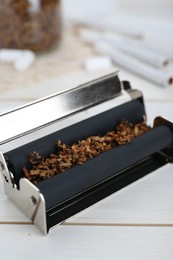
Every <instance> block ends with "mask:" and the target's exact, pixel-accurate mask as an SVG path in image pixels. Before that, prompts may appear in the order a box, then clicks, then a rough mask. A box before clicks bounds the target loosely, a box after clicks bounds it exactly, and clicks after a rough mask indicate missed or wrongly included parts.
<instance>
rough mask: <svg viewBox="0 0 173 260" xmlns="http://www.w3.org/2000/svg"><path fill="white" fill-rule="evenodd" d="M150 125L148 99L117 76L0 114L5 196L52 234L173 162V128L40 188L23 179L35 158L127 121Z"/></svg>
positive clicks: (160, 125)
mask: <svg viewBox="0 0 173 260" xmlns="http://www.w3.org/2000/svg"><path fill="white" fill-rule="evenodd" d="M122 119H125V120H128V121H129V122H131V123H132V124H136V123H138V122H141V121H143V120H146V112H145V106H144V99H143V95H142V93H141V92H140V91H138V90H135V89H132V88H131V86H130V84H129V82H128V81H122V82H120V80H119V78H118V75H117V73H112V74H109V75H106V76H104V77H101V78H99V79H96V80H94V81H91V82H89V83H86V84H83V85H80V86H78V87H76V88H73V89H69V90H66V91H63V92H61V93H58V94H55V95H52V96H49V97H46V98H44V99H40V100H37V101H36V102H33V103H30V104H27V105H25V106H22V107H19V108H17V109H15V110H12V111H10V112H7V113H4V114H2V115H0V171H1V174H2V178H3V181H4V187H5V193H6V195H7V196H8V197H9V198H10V199H11V200H12V201H13V202H14V204H16V205H17V207H18V208H19V209H20V210H21V211H22V212H23V213H24V214H25V215H26V216H27V217H28V218H29V219H31V220H32V221H33V222H34V223H35V224H36V225H37V226H38V227H39V228H40V229H41V230H42V231H43V233H45V234H47V233H48V232H49V229H50V228H52V227H53V226H55V225H57V224H58V223H61V222H63V221H64V220H65V219H67V218H69V217H71V216H72V215H74V214H76V213H78V212H80V211H82V210H84V209H85V208H87V207H89V206H91V205H93V204H94V203H96V202H98V201H100V200H101V199H103V198H105V197H107V196H109V195H110V194H112V193H114V192H115V191H117V190H119V189H121V188H122V187H124V186H126V185H128V184H130V183H132V182H134V181H136V180H137V179H139V178H141V177H143V176H145V175H146V174H148V173H151V172H152V171H154V170H156V169H157V168H159V167H161V166H163V165H165V164H166V163H169V162H172V161H173V124H172V123H171V122H170V121H168V120H166V119H164V118H161V117H157V118H156V119H155V121H154V125H155V127H153V128H152V129H151V131H149V132H147V133H145V134H143V135H141V136H139V137H136V138H134V139H133V140H132V141H131V142H130V143H127V144H123V145H121V146H118V147H115V148H112V149H110V150H108V151H106V152H103V153H102V154H100V155H98V156H96V157H94V158H92V159H89V160H87V161H86V162H85V163H83V164H82V165H77V166H74V167H72V168H70V169H68V170H67V171H65V172H63V173H60V174H57V175H55V176H53V177H50V178H48V179H46V180H44V181H40V182H39V183H37V184H33V183H31V182H30V181H29V180H28V179H27V178H26V177H24V173H23V167H24V166H26V167H30V166H29V162H28V157H29V154H30V153H31V152H33V151H37V152H39V154H42V155H44V157H46V156H48V155H49V154H51V153H53V152H54V144H55V142H56V141H57V140H58V139H59V140H61V141H62V142H63V143H65V144H68V145H72V144H74V143H76V142H78V141H79V140H83V139H85V138H87V137H89V136H94V135H100V136H102V135H104V134H105V133H106V132H107V131H111V130H113V129H115V127H116V125H117V124H118V123H119V122H120V121H121V120H122Z"/></svg>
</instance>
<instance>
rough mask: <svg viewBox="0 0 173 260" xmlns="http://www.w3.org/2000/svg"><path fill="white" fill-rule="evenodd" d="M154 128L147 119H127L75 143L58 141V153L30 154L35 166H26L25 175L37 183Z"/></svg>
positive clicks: (30, 160) (32, 163)
mask: <svg viewBox="0 0 173 260" xmlns="http://www.w3.org/2000/svg"><path fill="white" fill-rule="evenodd" d="M150 129H151V128H150V127H149V126H147V125H146V124H145V123H144V122H141V123H138V124H135V125H133V124H132V123H130V122H128V121H126V120H123V121H122V122H121V123H120V124H119V125H118V126H117V127H116V130H115V131H110V132H107V133H106V135H104V136H102V137H101V136H90V137H88V138H87V139H85V140H80V141H79V142H78V143H74V144H73V145H72V146H68V145H66V144H62V143H61V141H60V140H58V141H57V143H56V146H57V147H58V148H59V151H58V152H57V154H50V156H49V157H48V158H44V157H42V156H41V155H39V153H38V152H32V153H31V154H30V156H29V162H30V163H31V165H32V167H31V169H30V170H29V169H27V168H26V167H24V168H23V171H24V174H25V177H26V178H28V179H29V180H30V181H31V182H32V183H34V184H36V183H38V182H40V181H42V180H45V179H47V178H50V177H51V176H54V175H56V174H58V173H62V172H64V171H66V170H68V169H70V168H72V167H73V166H75V165H79V164H83V163H84V162H85V161H87V160H88V159H91V158H93V157H96V156H97V155H99V154H101V153H103V152H105V151H108V150H110V149H111V148H113V147H115V146H118V145H122V144H125V143H128V142H130V141H131V140H132V139H134V138H135V137H137V136H140V135H142V134H144V133H146V132H148V131H149V130H150Z"/></svg>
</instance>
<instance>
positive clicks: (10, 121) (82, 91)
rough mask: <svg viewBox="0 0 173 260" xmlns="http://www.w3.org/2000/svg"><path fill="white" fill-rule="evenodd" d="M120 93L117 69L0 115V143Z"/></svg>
mask: <svg viewBox="0 0 173 260" xmlns="http://www.w3.org/2000/svg"><path fill="white" fill-rule="evenodd" d="M120 94H121V88H120V83H119V80H118V77H117V73H113V74H110V75H107V76H104V77H102V78H99V79H97V80H94V81H91V82H89V83H87V84H84V85H81V86H79V87H77V88H74V89H70V90H68V91H65V92H62V93H59V94H56V95H53V96H50V97H47V98H44V99H41V100H38V101H36V102H33V103H30V104H28V105H26V106H23V107H21V108H18V109H16V110H13V111H11V112H7V113H4V114H2V115H0V145H2V144H4V143H7V142H8V141H10V140H13V139H15V138H16V137H18V136H22V135H24V134H26V133H27V132H32V131H33V130H34V129H38V128H42V127H44V126H45V125H48V124H50V123H52V122H55V121H57V120H59V119H61V118H63V117H66V116H68V115H71V114H73V113H75V112H77V111H80V110H83V109H86V108H89V107H92V106H94V105H96V104H99V103H102V102H104V101H106V100H110V99H112V98H114V97H116V96H118V95H120Z"/></svg>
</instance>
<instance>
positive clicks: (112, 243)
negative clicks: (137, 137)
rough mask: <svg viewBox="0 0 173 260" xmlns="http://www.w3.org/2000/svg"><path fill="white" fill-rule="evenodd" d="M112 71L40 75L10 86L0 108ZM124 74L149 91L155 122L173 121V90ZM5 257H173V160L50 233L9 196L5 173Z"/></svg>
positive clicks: (0, 218)
mask: <svg viewBox="0 0 173 260" xmlns="http://www.w3.org/2000/svg"><path fill="white" fill-rule="evenodd" d="M6 69H7V68H6ZM116 69H117V68H115V67H112V68H111V71H114V70H116ZM7 70H8V69H7ZM9 70H10V69H9ZM3 71H5V68H3ZM111 71H95V72H86V71H85V70H84V69H82V68H81V67H80V68H77V69H76V70H75V71H72V72H69V71H68V72H67V73H66V74H62V76H60V75H58V77H53V78H52V77H50V78H49V80H46V79H45V80H44V81H43V82H40V81H39V82H37V80H36V79H35V81H34V82H29V84H28V85H27V87H23V88H21V87H20V88H19V89H18V88H12V89H11V90H10V89H9V88H8V89H9V90H8V91H3V93H1V96H0V112H3V111H6V110H7V109H9V108H12V107H16V106H18V105H21V104H24V103H26V102H29V101H32V100H35V99H37V98H40V97H43V96H46V95H49V94H52V93H55V92H57V91H59V90H61V89H65V88H69V87H72V86H75V85H77V84H79V83H81V82H86V81H87V80H90V79H92V78H96V77H98V76H100V75H104V74H106V73H108V72H111ZM29 73H31V72H29ZM31 74H32V73H31ZM1 77H2V75H1ZM119 77H120V79H121V80H129V81H130V82H131V84H132V86H133V87H134V88H138V89H141V90H142V91H143V93H144V97H145V101H146V110H147V114H148V121H149V123H150V122H152V120H153V118H154V117H155V116H158V115H162V116H165V117H166V118H168V119H170V120H171V121H173V89H167V90H166V89H161V88H159V87H158V86H155V85H154V84H152V83H149V82H147V81H145V80H143V79H140V78H138V77H136V76H134V75H132V74H129V73H127V72H125V71H123V70H122V69H120V73H119ZM31 83H32V84H31ZM1 84H2V81H1ZM0 259H3V260H9V259H15V260H24V259H28V260H31V259H34V260H36V259H42V260H43V259H45V260H47V259H61V260H63V259H74V260H76V259H80V260H81V259H90V260H91V259H93V260H96V259H99V260H101V259H114V260H115V259H118V260H119V259H137V260H139V259H145V260H146V259H147V260H148V259H151V260H153V259H157V260H158V259H163V260H166V259H170V260H172V259H173V165H166V166H164V167H163V168H161V169H159V170H157V171H155V172H153V173H151V174H149V175H148V176H146V177H144V178H142V179H140V180H139V181H137V182H135V183H133V184H131V185H129V186H127V187H125V188H124V189H122V190H120V191H118V192H116V193H115V194H113V195H112V196H110V197H108V198H106V199H105V200H104V201H102V202H100V203H99V204H97V205H95V206H92V207H91V208H89V209H87V210H85V211H84V212H82V213H80V214H78V215H77V216H74V217H73V218H71V219H69V220H67V221H65V222H64V223H63V224H62V225H60V226H57V227H55V228H54V229H53V230H51V231H50V233H49V235H48V236H43V235H42V234H41V232H40V231H39V230H38V229H37V227H36V226H34V225H33V224H32V223H31V222H30V221H29V220H28V219H27V218H26V217H25V216H23V214H22V213H20V212H19V210H18V209H17V208H16V207H15V206H14V205H13V204H12V203H11V202H10V201H9V200H8V199H7V198H6V197H5V195H4V189H3V183H2V179H1V178H0Z"/></svg>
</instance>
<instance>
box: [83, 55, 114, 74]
mask: <svg viewBox="0 0 173 260" xmlns="http://www.w3.org/2000/svg"><path fill="white" fill-rule="evenodd" d="M84 66H85V69H86V70H88V71H93V70H103V69H109V68H111V66H112V61H111V58H110V57H109V56H108V55H104V56H100V57H94V58H88V59H86V60H85V63H84Z"/></svg>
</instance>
